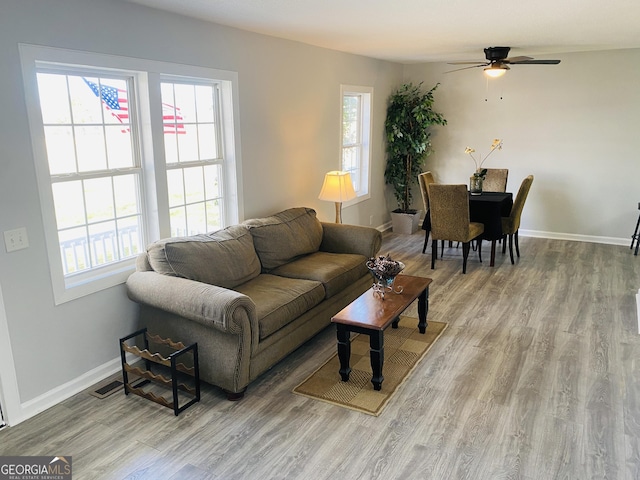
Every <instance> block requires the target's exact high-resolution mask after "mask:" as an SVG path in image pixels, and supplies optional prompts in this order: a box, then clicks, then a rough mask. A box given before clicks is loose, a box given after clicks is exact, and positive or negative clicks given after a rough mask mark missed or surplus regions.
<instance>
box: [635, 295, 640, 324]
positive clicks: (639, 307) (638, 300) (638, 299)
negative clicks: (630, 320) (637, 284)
mask: <svg viewBox="0 0 640 480" xmlns="http://www.w3.org/2000/svg"><path fill="white" fill-rule="evenodd" d="M636 312H637V313H638V334H640V290H638V294H637V295H636Z"/></svg>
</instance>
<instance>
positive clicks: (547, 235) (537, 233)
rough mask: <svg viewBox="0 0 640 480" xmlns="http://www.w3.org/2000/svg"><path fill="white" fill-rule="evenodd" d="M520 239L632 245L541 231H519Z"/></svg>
mask: <svg viewBox="0 0 640 480" xmlns="http://www.w3.org/2000/svg"><path fill="white" fill-rule="evenodd" d="M518 235H519V236H520V237H535V238H549V239H552V240H569V241H573V242H589V243H605V244H609V245H630V244H631V242H629V240H628V239H626V238H618V237H596V236H593V235H579V234H576V233H556V232H543V231H539V230H523V229H520V230H518Z"/></svg>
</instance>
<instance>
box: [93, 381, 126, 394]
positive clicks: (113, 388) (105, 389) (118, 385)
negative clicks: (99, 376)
mask: <svg viewBox="0 0 640 480" xmlns="http://www.w3.org/2000/svg"><path fill="white" fill-rule="evenodd" d="M123 385H124V384H123V383H122V381H120V380H113V381H111V382H109V383H107V384H105V385H102V386H101V387H98V388H97V389H96V390H94V391H92V392H89V393H90V394H91V395H93V396H94V397H98V398H106V397H108V396H109V395H112V394H114V393H116V392H117V391H120V390H122V386H123Z"/></svg>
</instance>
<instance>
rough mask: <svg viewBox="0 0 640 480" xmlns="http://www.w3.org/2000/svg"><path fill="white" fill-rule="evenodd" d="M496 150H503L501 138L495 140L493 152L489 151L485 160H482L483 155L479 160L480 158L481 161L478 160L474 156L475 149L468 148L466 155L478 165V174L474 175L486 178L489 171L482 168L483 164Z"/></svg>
mask: <svg viewBox="0 0 640 480" xmlns="http://www.w3.org/2000/svg"><path fill="white" fill-rule="evenodd" d="M496 150H502V139H500V138H495V139H494V140H493V143H492V144H491V150H489V153H487V154H486V155H485V157H484V158H482V155H479V158H480V160H479V161H478V160H477V159H476V157H474V156H473V154H474V153H475V149H473V148H471V147H466V148H465V149H464V153H466V154H467V155H469V156H470V157H471V159H472V160H473V163H475V164H476V172H475V173H474V175H475V176H476V177H484V176H485V175H486V174H487V169H486V168H485V169H483V168H482V164H483V163H484V162H485V161H486V160H487V158H489V156H490V155H491V154H492V153H493V152H495V151H496Z"/></svg>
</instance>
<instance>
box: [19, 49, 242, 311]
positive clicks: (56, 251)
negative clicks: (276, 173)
mask: <svg viewBox="0 0 640 480" xmlns="http://www.w3.org/2000/svg"><path fill="white" fill-rule="evenodd" d="M19 50H20V58H21V63H22V74H23V82H24V88H25V101H26V105H27V113H28V117H29V126H30V130H31V139H32V147H33V156H34V164H35V170H36V177H37V181H38V191H39V194H40V203H41V210H42V216H43V226H44V235H45V242H46V246H47V253H48V259H49V267H50V268H49V270H50V273H51V283H52V288H53V294H54V301H55V304H56V305H59V304H62V303H64V302H68V301H70V300H74V299H77V298H80V297H83V296H85V295H89V294H92V293H95V292H98V291H100V290H104V289H106V288H110V287H113V286H115V285H119V284H121V283H124V282H125V281H126V279H127V277H128V276H129V275H130V274H131V273H132V272H133V271H134V270H135V258H130V259H126V260H123V261H120V262H117V263H114V264H112V265H109V266H106V267H99V268H96V269H92V270H90V271H89V272H85V273H83V274H82V275H78V276H75V275H74V276H68V277H66V278H65V276H64V272H63V268H62V258H61V254H60V248H59V240H58V233H57V226H56V216H55V209H54V205H53V193H52V187H51V175H50V173H49V165H48V162H47V154H46V144H45V138H44V127H43V122H42V113H41V110H40V105H39V93H38V84H37V78H36V72H37V68H38V66H39V65H41V64H55V65H57V66H69V67H71V68H73V66H87V67H89V68H97V69H104V70H112V71H113V70H115V71H117V72H118V73H126V74H128V75H131V76H133V77H134V89H135V95H133V97H134V98H135V99H136V108H137V111H138V115H139V126H140V131H141V134H140V140H139V143H140V145H139V150H140V158H141V164H142V181H143V188H142V189H143V192H142V197H143V198H142V199H141V202H142V209H143V217H144V218H143V222H144V229H143V230H144V231H145V233H146V238H144V239H143V240H142V242H143V245H142V248H144V246H145V244H146V243H149V242H152V241H155V240H158V239H160V238H164V237H168V236H170V231H171V230H170V224H169V202H168V194H167V173H166V164H165V158H164V145H163V140H164V139H163V134H162V132H163V126H162V103H161V101H160V98H161V97H160V82H161V78H163V76H164V77H169V76H174V77H175V78H181V79H189V78H192V79H211V80H215V81H217V82H219V84H220V91H221V96H220V108H221V117H222V122H223V124H224V125H226V126H229V127H230V128H224V129H223V138H222V146H223V157H224V163H225V168H224V170H223V172H224V173H223V175H224V185H225V198H224V218H225V220H226V222H227V224H233V223H237V222H239V221H240V220H241V219H242V218H243V216H244V207H243V204H242V198H241V196H240V195H239V192H240V191H241V188H242V171H241V161H240V139H239V132H240V123H239V106H238V99H237V94H236V92H238V74H237V73H236V72H230V71H225V70H217V69H211V68H206V67H196V66H190V65H180V64H173V63H167V62H157V61H153V60H145V59H139V58H132V57H121V56H116V55H104V54H96V53H91V52H82V51H76V50H66V49H59V48H53V47H42V46H36V45H27V44H20V45H19Z"/></svg>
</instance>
